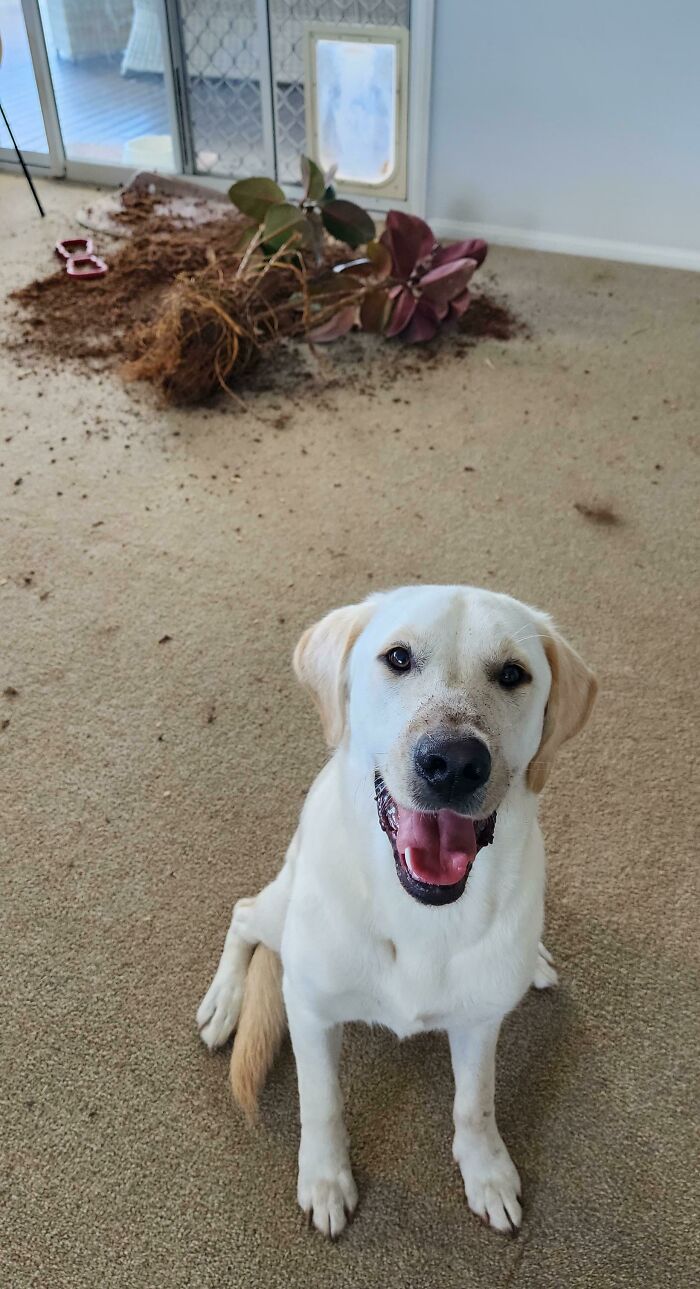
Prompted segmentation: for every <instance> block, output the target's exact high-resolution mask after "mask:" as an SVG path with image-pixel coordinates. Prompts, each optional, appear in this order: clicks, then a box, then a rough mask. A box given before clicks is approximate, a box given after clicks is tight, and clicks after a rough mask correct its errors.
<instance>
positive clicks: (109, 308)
mask: <svg viewBox="0 0 700 1289" xmlns="http://www.w3.org/2000/svg"><path fill="white" fill-rule="evenodd" d="M127 195H128V196H131V195H132V194H126V193H125V194H123V197H124V199H126V198H127ZM135 197H136V199H135V200H134V201H132V202H128V203H127V204H125V205H124V223H125V224H130V226H131V228H132V229H133V231H132V233H131V236H130V237H129V238H128V240H125V241H124V242H123V243H122V244H121V245H120V246H119V247H118V249H116V250H114V251H112V253H111V254H110V253H109V251H108V252H107V253H106V256H105V258H106V259H107V262H108V264H109V271H108V273H107V274H106V275H105V277H101V278H92V279H87V280H83V281H79V280H78V279H76V278H71V277H68V275H67V274H66V271H65V268H64V267H61V268H60V269H58V270H57V272H56V273H52V274H51V275H50V276H49V277H45V278H37V279H36V281H34V282H30V283H29V285H28V286H25V287H21V288H20V289H19V290H18V291H15V292H13V294H12V296H11V299H13V300H15V301H16V302H17V303H18V304H20V305H21V306H22V312H21V314H20V315H19V317H18V329H19V334H18V336H17V338H16V340H15V342H14V346H15V348H16V349H19V350H25V351H27V352H28V353H29V354H34V355H36V354H37V353H40V354H41V356H42V357H43V358H44V359H46V358H49V359H54V360H60V361H64V360H66V359H69V360H70V359H73V360H85V359H93V360H95V361H96V362H97V363H100V364H103V365H114V364H115V363H119V362H121V361H122V359H123V358H124V357H125V355H126V353H127V348H128V346H127V336H128V334H129V333H130V331H131V330H132V329H133V328H134V326H135V325H138V324H142V323H146V322H150V321H152V320H153V319H154V318H155V317H156V315H157V314H158V312H159V309H160V306H161V303H162V300H163V296H164V294H165V292H166V291H167V290H168V288H169V287H170V286H172V284H173V282H174V281H175V279H176V278H177V277H178V276H179V275H180V274H186V275H187V274H195V273H198V272H200V271H201V270H202V269H205V268H207V267H210V266H213V265H216V266H217V267H218V268H219V269H220V270H221V271H222V272H226V270H228V269H232V268H233V267H234V266H235V265H236V264H237V263H238V259H239V255H238V252H237V251H236V250H235V249H234V248H235V245H236V239H237V235H238V230H239V229H240V227H241V224H242V222H243V221H242V220H241V218H240V217H236V216H230V215H227V216H224V217H222V218H220V219H218V220H216V221H214V222H209V223H206V224H201V225H199V226H188V227H179V226H177V224H176V223H175V222H174V220H173V217H172V215H168V214H162V213H161V214H153V213H151V214H150V216H149V207H150V209H151V212H152V207H153V205H154V204H155V198H152V197H150V196H149V194H136V195H135ZM98 249H99V251H100V252H101V253H102V248H101V247H100V248H98Z"/></svg>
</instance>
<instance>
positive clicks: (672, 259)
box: [428, 218, 700, 273]
mask: <svg viewBox="0 0 700 1289" xmlns="http://www.w3.org/2000/svg"><path fill="white" fill-rule="evenodd" d="M428 222H429V224H430V226H431V228H432V229H433V231H434V232H435V233H436V234H437V236H438V237H449V238H455V239H458V238H462V237H483V238H484V239H485V241H487V242H493V244H494V246H517V247H522V249H523V250H527V251H553V252H554V253H555V254H557V255H584V256H587V257H589V258H593V259H599V260H618V261H621V262H624V263H628V264H654V265H656V266H657V267H658V268H665V269H689V270H690V271H691V272H695V273H700V251H684V250H678V249H676V248H675V247H673V246H644V245H640V244H639V243H637V242H612V241H606V240H604V239H603V238H598V237H573V236H569V234H567V233H541V232H538V231H537V229H530V228H503V227H502V226H501V225H499V224H470V223H467V222H466V221H465V222H464V223H462V222H461V221H460V220H457V219H437V218H435V219H429V220H428Z"/></svg>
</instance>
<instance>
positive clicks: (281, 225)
mask: <svg viewBox="0 0 700 1289" xmlns="http://www.w3.org/2000/svg"><path fill="white" fill-rule="evenodd" d="M308 236H309V228H308V225H307V222H306V216H305V215H304V212H303V210H300V209H299V207H298V206H293V205H292V203H291V202H289V201H283V202H281V203H280V205H278V206H270V207H269V208H268V211H267V214H266V216H265V223H264V224H263V241H264V243H265V249H266V250H268V251H279V250H280V249H281V247H283V246H284V245H285V243H289V246H290V248H291V247H295V246H300V245H301V243H302V242H304V241H306V240H307V238H308Z"/></svg>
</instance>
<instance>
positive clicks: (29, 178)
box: [0, 103, 46, 219]
mask: <svg viewBox="0 0 700 1289" xmlns="http://www.w3.org/2000/svg"><path fill="white" fill-rule="evenodd" d="M0 113H2V119H3V121H4V122H5V125H6V126H7V133H8V134H9V136H10V138H11V139H12V146H13V148H14V150H15V152H16V153H17V160H18V161H19V164H20V165H21V167H22V169H23V171H24V177H25V179H26V181H27V183H28V184H29V187H30V188H31V190H32V196H33V198H34V200H35V202H36V204H37V206H38V208H39V214H40V215H41V217H42V219H43V217H44V215H45V214H46V211H45V210H44V207H43V206H42V204H41V202H40V201H39V194H38V192H37V190H36V188H35V187H34V181H33V180H32V176H31V175H30V173H29V171H28V170H27V167H26V164H25V160H24V157H23V156H22V153H21V152H20V150H19V148H18V147H17V140H16V138H15V136H14V134H13V133H12V130H11V129H10V122H9V121H8V119H7V117H6V116H5V109H4V107H3V105H2V103H0Z"/></svg>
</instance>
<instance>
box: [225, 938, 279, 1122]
mask: <svg viewBox="0 0 700 1289" xmlns="http://www.w3.org/2000/svg"><path fill="white" fill-rule="evenodd" d="M286 1031H287V1019H286V1016H285V1011H284V999H283V997H282V963H281V962H280V959H279V957H278V955H277V954H276V953H273V952H272V950H271V949H267V948H266V947H265V945H264V944H259V945H258V946H257V948H256V949H255V952H254V953H253V957H252V959H251V962H250V966H249V967H248V974H247V976H246V982H245V991H244V994H243V1003H242V1005H241V1015H240V1019H239V1021H238V1029H237V1031H236V1038H235V1041H234V1044H233V1051H232V1053H231V1089H232V1091H233V1095H234V1097H235V1099H236V1101H237V1102H238V1104H239V1106H240V1107H241V1109H242V1110H243V1111H244V1112H245V1114H246V1116H247V1117H248V1119H249V1120H250V1121H251V1122H254V1120H255V1119H256V1117H257V1110H258V1097H259V1096H260V1093H261V1092H262V1090H263V1087H264V1086H265V1080H266V1078H267V1076H268V1074H269V1072H270V1069H271V1067H272V1063H273V1061H274V1059H275V1057H276V1055H277V1053H278V1051H279V1049H280V1046H281V1043H282V1040H283V1038H284V1036H285V1033H286Z"/></svg>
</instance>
